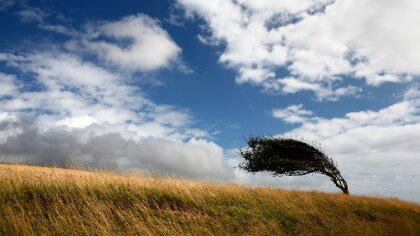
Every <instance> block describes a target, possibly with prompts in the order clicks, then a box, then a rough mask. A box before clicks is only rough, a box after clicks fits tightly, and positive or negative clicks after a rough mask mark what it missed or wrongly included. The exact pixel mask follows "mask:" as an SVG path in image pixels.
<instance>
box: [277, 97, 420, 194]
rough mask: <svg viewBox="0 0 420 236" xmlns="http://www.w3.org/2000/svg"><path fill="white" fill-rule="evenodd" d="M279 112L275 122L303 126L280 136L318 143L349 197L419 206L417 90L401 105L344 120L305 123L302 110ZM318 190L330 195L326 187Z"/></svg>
mask: <svg viewBox="0 0 420 236" xmlns="http://www.w3.org/2000/svg"><path fill="white" fill-rule="evenodd" d="M280 111H281V112H280V116H278V117H279V118H282V119H284V120H285V121H286V122H293V121H294V122H298V123H301V126H300V127H298V128H296V129H293V130H291V131H289V132H287V133H285V134H283V135H285V136H291V137H304V138H305V139H309V140H314V141H316V142H320V143H321V144H322V147H323V148H324V149H325V151H326V153H328V154H329V155H330V156H331V157H332V158H333V159H334V160H335V161H336V162H337V163H338V167H339V169H340V170H341V172H342V173H343V175H344V177H345V178H346V180H347V182H348V183H349V186H350V190H351V191H352V192H354V193H358V194H378V195H386V196H394V197H402V198H405V199H409V200H414V201H418V196H419V195H420V188H419V187H418V184H417V183H418V181H420V174H419V172H418V168H419V167H420V156H419V155H418V154H419V153H420V148H419V145H418V144H419V142H420V96H419V90H417V89H411V90H409V91H408V92H407V93H406V96H405V99H404V100H403V101H401V102H399V103H396V104H393V105H391V106H389V107H386V108H384V109H381V110H378V111H369V110H368V111H360V112H351V113H347V114H346V115H345V116H344V117H342V118H332V119H326V118H321V117H314V116H312V117H309V115H310V111H307V110H304V109H303V107H302V106H292V107H288V108H287V109H284V110H280ZM296 114H297V115H296ZM302 116H303V117H302ZM324 181H326V182H328V179H327V178H326V179H324ZM317 185H318V183H314V184H313V185H312V186H313V187H314V186H317ZM321 186H324V187H327V189H331V190H332V189H333V188H332V187H333V186H332V185H331V186H330V187H328V185H326V184H325V183H322V184H321ZM317 188H318V187H317ZM321 189H323V187H321Z"/></svg>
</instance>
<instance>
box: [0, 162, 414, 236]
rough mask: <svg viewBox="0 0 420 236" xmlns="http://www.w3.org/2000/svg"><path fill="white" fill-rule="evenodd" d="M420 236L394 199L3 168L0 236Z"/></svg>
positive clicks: (404, 205) (408, 211)
mask: <svg viewBox="0 0 420 236" xmlns="http://www.w3.org/2000/svg"><path fill="white" fill-rule="evenodd" d="M34 234H35V235H43V234H54V235H57V234H59V235H110V234H121V235H132V234H137V235H420V206H419V205H416V204H414V203H408V202H403V201H399V200H396V199H382V198H371V197H357V196H346V195H344V194H332V193H320V192H302V191H286V190H280V189H268V188H247V187H243V186H239V185H235V184H228V185H219V184H212V183H208V182H192V181H186V180H179V179H173V178H151V177H144V176H137V175H133V174H131V175H130V174H129V175H124V176H122V175H118V174H116V173H112V172H106V171H93V172H89V171H83V170H71V169H59V168H48V167H35V166H25V165H14V164H0V235H34Z"/></svg>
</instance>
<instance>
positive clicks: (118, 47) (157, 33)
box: [83, 14, 181, 71]
mask: <svg viewBox="0 0 420 236" xmlns="http://www.w3.org/2000/svg"><path fill="white" fill-rule="evenodd" d="M87 35H88V37H87V39H85V40H84V41H83V44H84V45H85V46H86V47H87V48H88V49H89V50H91V51H93V52H95V53H97V55H98V57H99V58H102V59H104V60H105V61H107V62H110V63H112V64H114V65H116V66H119V67H121V68H123V69H127V70H140V71H151V70H156V69H158V68H162V67H168V66H170V65H172V64H173V63H174V62H175V61H177V60H178V59H179V55H180V53H181V48H179V47H178V45H177V44H176V43H175V42H174V41H173V40H172V39H171V37H170V36H169V34H168V33H167V32H166V31H165V30H163V29H162V28H161V27H160V25H159V21H157V20H155V19H153V18H151V17H149V16H147V15H144V14H137V15H131V16H127V17H124V18H122V19H120V20H118V21H114V22H104V23H100V24H95V23H94V24H93V25H88V27H87ZM104 38H105V39H104Z"/></svg>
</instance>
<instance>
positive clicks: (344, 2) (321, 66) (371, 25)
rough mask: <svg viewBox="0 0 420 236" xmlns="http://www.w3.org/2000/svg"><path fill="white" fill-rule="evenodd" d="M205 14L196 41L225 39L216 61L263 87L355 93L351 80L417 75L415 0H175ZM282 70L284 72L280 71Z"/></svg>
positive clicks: (333, 96) (331, 96)
mask: <svg viewBox="0 0 420 236" xmlns="http://www.w3.org/2000/svg"><path fill="white" fill-rule="evenodd" d="M177 4H178V5H179V6H180V7H183V8H184V9H185V12H186V16H187V17H189V18H194V17H199V18H202V19H204V20H205V27H204V29H205V30H204V31H203V35H199V38H200V39H201V40H200V41H202V42H211V43H210V45H215V44H216V45H222V46H223V48H224V49H223V51H222V53H221V55H220V57H219V62H220V63H222V64H224V65H227V66H228V67H230V68H233V69H235V70H237V72H238V76H237V78H236V81H237V82H238V83H252V84H256V85H259V86H262V87H263V88H264V90H274V91H280V92H284V93H295V92H298V91H300V90H310V91H313V92H314V93H315V94H316V95H317V97H318V98H319V99H328V100H337V99H338V98H339V97H341V96H353V95H355V94H358V92H360V91H359V89H357V88H356V87H354V86H351V85H348V84H352V83H354V81H352V79H364V80H365V81H366V84H367V85H370V86H378V85H380V84H382V83H385V82H404V81H410V80H412V79H413V76H414V77H415V76H418V75H419V74H420V71H419V69H418V66H417V65H418V64H419V62H420V61H419V58H418V57H417V56H416V53H417V52H418V51H420V48H419V46H418V43H416V42H418V41H420V34H419V31H418V30H415V29H416V26H417V25H418V24H419V23H420V16H419V14H417V13H418V12H419V10H420V4H419V3H418V2H417V1H415V0H404V1H396V0H392V1H386V2H377V1H373V0H364V1H351V0H336V1H329V0H325V1H323V0H301V1H248V0H239V1H233V0H217V1H212V3H208V2H202V1H197V0H177ZM283 70H286V71H287V75H286V76H284V75H283V73H284V72H280V73H279V72H278V71H283Z"/></svg>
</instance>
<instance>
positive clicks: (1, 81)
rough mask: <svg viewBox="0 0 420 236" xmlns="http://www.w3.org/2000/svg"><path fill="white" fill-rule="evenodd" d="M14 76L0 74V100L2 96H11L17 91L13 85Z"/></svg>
mask: <svg viewBox="0 0 420 236" xmlns="http://www.w3.org/2000/svg"><path fill="white" fill-rule="evenodd" d="M15 79H16V78H15V76H13V75H8V74H4V73H1V72H0V99H1V98H2V97H4V96H11V95H13V94H15V93H16V92H17V91H18V87H17V86H16V84H15Z"/></svg>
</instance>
